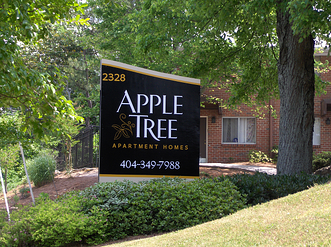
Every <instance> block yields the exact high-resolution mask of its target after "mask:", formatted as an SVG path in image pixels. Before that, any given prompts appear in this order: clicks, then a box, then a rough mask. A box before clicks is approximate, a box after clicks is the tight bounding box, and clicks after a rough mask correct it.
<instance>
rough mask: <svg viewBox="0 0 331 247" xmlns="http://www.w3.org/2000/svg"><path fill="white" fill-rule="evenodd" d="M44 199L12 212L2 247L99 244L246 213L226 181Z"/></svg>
mask: <svg viewBox="0 0 331 247" xmlns="http://www.w3.org/2000/svg"><path fill="white" fill-rule="evenodd" d="M42 198H44V199H39V200H38V201H39V203H38V204H37V205H36V206H35V207H30V208H29V207H26V208H24V209H21V210H19V211H16V212H13V214H12V215H11V222H9V223H8V222H1V226H2V229H1V232H0V245H1V246H64V245H65V244H68V243H72V242H78V243H88V244H98V243H102V242H105V241H106V240H108V239H120V238H124V237H125V236H128V235H138V234H139V235H140V234H149V233H152V232H167V231H172V230H177V229H182V228H185V227H189V226H194V225H196V224H200V223H203V222H206V221H210V220H214V219H218V218H221V217H223V216H225V215H228V214H231V213H234V212H236V211H238V210H240V209H242V208H244V207H245V199H244V197H243V196H241V194H240V193H239V191H238V190H237V189H236V187H235V186H234V185H233V183H231V182H230V181H229V180H226V179H225V180H224V181H213V180H211V179H203V180H194V181H190V182H188V181H186V180H182V179H178V178H176V179H170V178H163V179H157V180H151V181H148V182H140V183H134V182H130V181H125V182H114V183H100V184H97V185H96V186H92V187H90V188H87V189H86V190H84V191H81V192H72V193H68V194H66V195H65V196H63V197H61V198H60V199H59V200H58V201H55V202H53V201H50V200H49V199H48V198H47V196H45V195H43V196H42ZM2 219H3V217H2Z"/></svg>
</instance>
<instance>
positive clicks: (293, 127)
mask: <svg viewBox="0 0 331 247" xmlns="http://www.w3.org/2000/svg"><path fill="white" fill-rule="evenodd" d="M90 6H98V8H95V13H96V15H97V17H98V18H99V22H98V23H97V25H98V28H99V29H100V30H104V32H103V33H102V35H103V37H102V38H101V39H100V45H101V47H103V48H107V47H108V48H109V50H111V51H112V59H115V60H119V61H122V62H125V63H129V64H133V65H137V66H141V67H148V68H150V69H155V70H158V71H163V72H167V73H177V74H181V75H185V76H190V77H199V78H202V79H203V83H204V84H205V85H206V84H210V83H212V82H214V81H216V82H219V83H222V82H225V83H226V84H228V85H229V84H230V86H231V93H232V97H231V98H230V100H229V103H230V104H238V103H248V104H249V103H251V102H252V101H255V103H257V104H261V105H265V104H266V103H267V102H268V100H269V99H270V98H273V97H276V98H277V97H278V95H279V97H280V101H281V110H280V127H279V128H280V141H279V158H278V164H277V169H278V173H279V174H295V173H299V172H302V171H303V172H308V173H310V172H311V171H312V132H313V124H314V93H315V91H314V90H315V75H314V56H313V55H314V42H315V41H316V40H317V39H320V40H324V41H327V42H330V41H331V37H330V28H329V27H330V13H331V3H330V1H329V0H319V1H301V0H300V1H299V0H277V1H273V0H262V1H261V0H253V1H247V0H235V1H225V0H220V1H213V0H185V1H166V0H165V1H159V0H141V1H123V0H122V1H116V0H115V1H112V2H109V1H104V0H91V1H90ZM220 78H221V81H219V80H220ZM251 96H254V97H251Z"/></svg>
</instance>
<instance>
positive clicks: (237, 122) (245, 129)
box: [222, 118, 256, 144]
mask: <svg viewBox="0 0 331 247" xmlns="http://www.w3.org/2000/svg"><path fill="white" fill-rule="evenodd" d="M222 136H223V137H222V138H223V143H242V144H244V143H255V142H256V137H255V136H256V121H255V118H223V131H222Z"/></svg>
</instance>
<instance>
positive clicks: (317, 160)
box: [313, 152, 331, 171]
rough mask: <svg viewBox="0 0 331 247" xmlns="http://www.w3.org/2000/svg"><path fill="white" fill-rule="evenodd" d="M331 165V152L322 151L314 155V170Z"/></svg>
mask: <svg viewBox="0 0 331 247" xmlns="http://www.w3.org/2000/svg"><path fill="white" fill-rule="evenodd" d="M330 165H331V152H322V153H319V154H317V155H314V157H313V171H317V170H318V169H321V168H323V167H327V166H330Z"/></svg>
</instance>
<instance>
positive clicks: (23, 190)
mask: <svg viewBox="0 0 331 247" xmlns="http://www.w3.org/2000/svg"><path fill="white" fill-rule="evenodd" d="M20 194H21V198H22V199H24V198H27V197H29V196H30V188H29V187H25V186H24V187H22V188H20Z"/></svg>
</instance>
